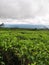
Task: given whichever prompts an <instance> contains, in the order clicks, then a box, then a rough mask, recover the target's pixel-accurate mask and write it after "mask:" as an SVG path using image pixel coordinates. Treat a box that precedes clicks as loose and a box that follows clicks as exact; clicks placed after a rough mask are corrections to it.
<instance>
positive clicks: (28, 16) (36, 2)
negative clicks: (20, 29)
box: [0, 0, 49, 25]
mask: <svg viewBox="0 0 49 65" xmlns="http://www.w3.org/2000/svg"><path fill="white" fill-rule="evenodd" d="M7 21H8V22H9V23H11V22H12V23H15V24H17V23H18V24H19V23H21V24H22V23H25V24H28V23H29V24H45V25H46V24H49V0H0V23H1V22H6V23H8V22H7ZM13 21H14V22H13Z"/></svg>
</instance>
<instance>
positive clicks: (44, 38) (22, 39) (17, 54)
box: [0, 29, 49, 65]
mask: <svg viewBox="0 0 49 65" xmlns="http://www.w3.org/2000/svg"><path fill="white" fill-rule="evenodd" d="M0 65H49V30H27V29H26V30H25V29H0Z"/></svg>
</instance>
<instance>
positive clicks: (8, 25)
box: [2, 24, 49, 29]
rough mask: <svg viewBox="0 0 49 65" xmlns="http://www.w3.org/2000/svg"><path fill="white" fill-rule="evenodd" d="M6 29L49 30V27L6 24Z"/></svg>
mask: <svg viewBox="0 0 49 65" xmlns="http://www.w3.org/2000/svg"><path fill="white" fill-rule="evenodd" d="M2 27H4V28H29V29H35V28H37V29H47V28H48V29H49V25H32V24H4V26H2Z"/></svg>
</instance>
